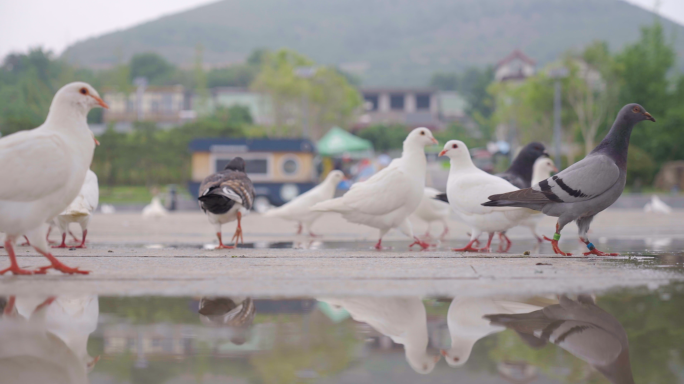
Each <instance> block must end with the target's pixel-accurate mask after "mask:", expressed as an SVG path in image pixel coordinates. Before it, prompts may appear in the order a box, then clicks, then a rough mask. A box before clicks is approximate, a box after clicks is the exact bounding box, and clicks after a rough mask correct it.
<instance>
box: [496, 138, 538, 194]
mask: <svg viewBox="0 0 684 384" xmlns="http://www.w3.org/2000/svg"><path fill="white" fill-rule="evenodd" d="M542 156H546V157H548V156H549V154H548V153H547V152H546V148H544V144H542V143H538V142H536V141H535V142H532V143H529V144H527V145H526V146H525V147H524V148H523V149H522V150H521V151H520V153H518V156H516V157H515V160H513V164H511V166H510V167H509V168H508V169H507V170H506V172H503V173H499V174H497V175H496V176H499V177H500V178H502V179H504V180H506V181H508V182H509V183H511V184H513V185H515V186H516V187H518V188H520V189H523V188H529V187H531V186H532V170H533V167H534V162H535V161H537V159H538V158H540V157H542Z"/></svg>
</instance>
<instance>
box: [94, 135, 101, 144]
mask: <svg viewBox="0 0 684 384" xmlns="http://www.w3.org/2000/svg"><path fill="white" fill-rule="evenodd" d="M93 140H95V145H100V142H99V141H97V139H96V138H95V136H93Z"/></svg>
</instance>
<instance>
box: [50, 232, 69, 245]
mask: <svg viewBox="0 0 684 384" xmlns="http://www.w3.org/2000/svg"><path fill="white" fill-rule="evenodd" d="M52 248H69V246H68V245H66V233H62V244H60V245H53V246H52Z"/></svg>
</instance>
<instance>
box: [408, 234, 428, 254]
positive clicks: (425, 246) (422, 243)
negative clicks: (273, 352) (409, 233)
mask: <svg viewBox="0 0 684 384" xmlns="http://www.w3.org/2000/svg"><path fill="white" fill-rule="evenodd" d="M413 240H415V241H414V242H413V243H411V244H410V245H409V249H413V246H414V245H419V246H420V248H421V249H420V250H421V251H424V250H426V249H428V248H430V244H429V243H426V242H425V241H422V240H420V239H419V238H417V237H415V236H414V237H413Z"/></svg>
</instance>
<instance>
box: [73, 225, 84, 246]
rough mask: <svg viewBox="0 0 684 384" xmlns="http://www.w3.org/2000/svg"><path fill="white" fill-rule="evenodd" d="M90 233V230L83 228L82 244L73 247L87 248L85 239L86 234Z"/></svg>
mask: <svg viewBox="0 0 684 384" xmlns="http://www.w3.org/2000/svg"><path fill="white" fill-rule="evenodd" d="M87 235H88V230H87V229H84V230H83V239H82V240H81V244H79V245H76V246H74V247H73V248H85V247H86V246H85V240H86V236H87Z"/></svg>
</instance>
